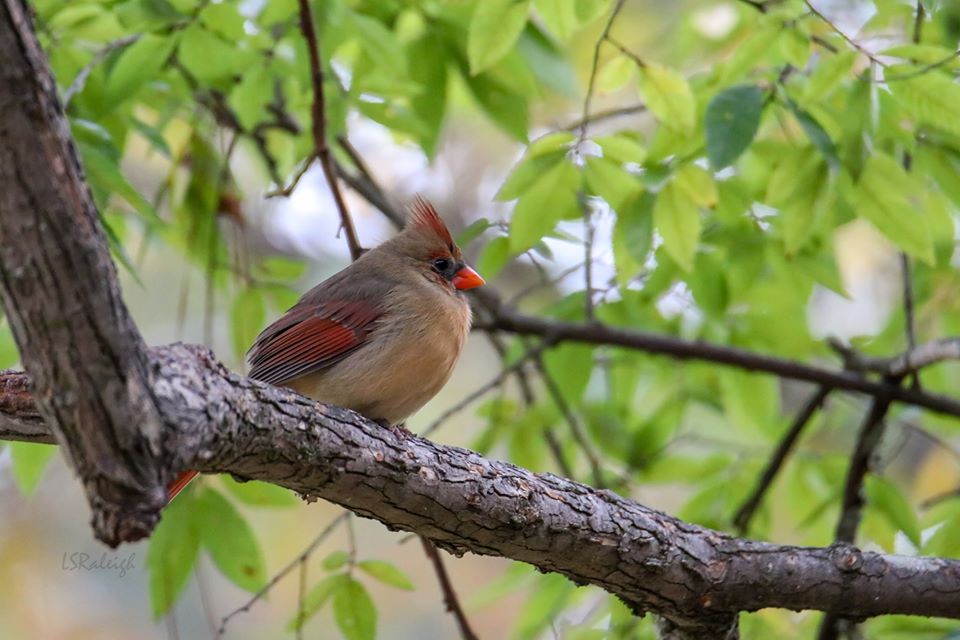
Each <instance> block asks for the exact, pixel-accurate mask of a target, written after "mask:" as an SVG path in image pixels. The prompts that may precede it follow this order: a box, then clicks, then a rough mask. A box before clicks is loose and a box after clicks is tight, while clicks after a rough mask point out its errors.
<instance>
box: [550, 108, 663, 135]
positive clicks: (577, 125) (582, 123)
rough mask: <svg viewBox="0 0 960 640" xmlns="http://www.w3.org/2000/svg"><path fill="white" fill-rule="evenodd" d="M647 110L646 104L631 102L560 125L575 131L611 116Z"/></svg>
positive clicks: (563, 128) (567, 129)
mask: <svg viewBox="0 0 960 640" xmlns="http://www.w3.org/2000/svg"><path fill="white" fill-rule="evenodd" d="M646 110H647V105H646V104H633V105H629V106H626V107H617V108H615V109H607V110H606V111H597V112H596V113H592V114H590V115H589V116H586V117H580V119H578V120H576V121H574V122H571V123H570V124H568V125H564V126H563V127H562V129H561V130H562V131H577V130H578V129H583V128H584V127H586V126H588V125H590V124H594V123H597V122H602V121H604V120H611V119H613V118H619V117H621V116H630V115H634V114H637V113H644V112H646Z"/></svg>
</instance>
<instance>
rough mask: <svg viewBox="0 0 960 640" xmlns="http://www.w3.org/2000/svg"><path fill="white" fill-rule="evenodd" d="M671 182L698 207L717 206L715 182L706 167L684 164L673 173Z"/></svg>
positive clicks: (709, 207)
mask: <svg viewBox="0 0 960 640" xmlns="http://www.w3.org/2000/svg"><path fill="white" fill-rule="evenodd" d="M673 182H674V183H675V184H676V185H677V186H678V187H679V188H680V189H682V190H683V192H684V193H685V194H686V195H687V197H688V198H690V200H691V201H693V203H694V204H696V205H697V206H698V207H704V208H707V209H712V208H713V207H715V206H717V197H718V196H717V184H716V182H715V181H714V179H713V175H712V174H710V172H708V171H707V170H706V169H703V168H702V167H698V166H697V165H695V164H685V165H683V166H682V167H680V168H679V169H677V171H676V173H674V175H673Z"/></svg>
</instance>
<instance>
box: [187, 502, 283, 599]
mask: <svg viewBox="0 0 960 640" xmlns="http://www.w3.org/2000/svg"><path fill="white" fill-rule="evenodd" d="M174 502H176V501H174ZM196 502H197V506H196V509H197V518H198V520H199V523H200V533H201V537H202V541H203V546H204V548H205V549H206V550H207V551H208V552H210V557H211V558H212V559H213V563H214V564H215V565H217V568H218V569H220V572H221V573H222V574H223V575H224V576H225V577H226V578H227V579H228V580H230V581H231V582H233V583H234V584H235V585H237V586H238V587H240V588H241V589H246V590H247V591H250V592H255V591H257V590H258V589H260V588H261V587H262V586H263V585H264V584H265V583H266V582H267V567H266V564H265V563H264V561H263V554H262V553H261V551H260V545H259V544H258V543H257V539H256V538H255V537H254V535H253V530H252V529H251V528H250V525H249V524H248V523H247V521H246V519H244V517H243V516H242V515H240V512H238V511H237V510H236V508H235V507H234V506H233V505H232V504H230V502H229V501H228V500H227V499H226V498H224V497H223V496H222V495H221V494H220V493H218V492H217V491H214V490H213V489H209V488H207V489H204V490H203V491H202V492H201V493H200V495H199V496H197V498H196Z"/></svg>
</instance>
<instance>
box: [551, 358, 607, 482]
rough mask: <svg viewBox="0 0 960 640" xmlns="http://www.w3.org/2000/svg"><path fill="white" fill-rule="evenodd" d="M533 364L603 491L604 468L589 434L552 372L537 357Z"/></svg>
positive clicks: (591, 473) (594, 479) (594, 480)
mask: <svg viewBox="0 0 960 640" xmlns="http://www.w3.org/2000/svg"><path fill="white" fill-rule="evenodd" d="M533 362H534V364H535V365H536V367H537V370H538V371H539V372H540V377H541V378H543V383H544V385H545V386H546V387H547V392H548V393H549V394H550V397H551V398H552V399H553V402H554V404H556V405H557V409H559V410H560V415H562V416H563V418H564V420H566V422H567V425H569V427H570V434H571V435H572V436H573V440H574V442H576V443H577V445H578V446H579V447H580V449H581V450H582V451H583V454H584V456H586V458H587V464H589V465H590V475H591V477H592V478H593V485H594V486H595V487H597V488H598V489H603V488H604V487H605V486H606V482H605V481H604V479H603V466H602V465H601V464H600V458H599V457H598V456H597V453H596V452H595V451H594V450H593V445H591V444H590V440H589V438H587V434H586V433H585V432H584V430H583V425H581V424H580V420H579V419H577V416H576V414H575V413H574V412H573V409H572V408H571V407H570V403H568V402H567V399H566V398H565V397H564V395H563V392H562V391H561V390H560V387H559V386H557V382H556V381H555V380H554V379H553V376H551V375H550V372H548V371H547V367H546V366H545V365H544V363H543V359H542V358H541V357H539V356H537V357H535V358H534V360H533Z"/></svg>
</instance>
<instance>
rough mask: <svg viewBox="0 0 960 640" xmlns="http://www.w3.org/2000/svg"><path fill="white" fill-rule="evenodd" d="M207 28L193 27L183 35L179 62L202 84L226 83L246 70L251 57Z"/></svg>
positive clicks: (178, 55) (179, 48)
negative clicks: (222, 81)
mask: <svg viewBox="0 0 960 640" xmlns="http://www.w3.org/2000/svg"><path fill="white" fill-rule="evenodd" d="M241 53H242V52H241V51H239V50H238V49H237V47H236V46H234V45H231V44H228V43H227V42H225V41H224V40H222V39H221V38H219V37H218V36H216V35H215V34H213V33H211V32H210V31H207V30H206V29H204V28H203V27H201V26H199V25H197V24H193V25H191V26H189V27H187V28H186V29H184V31H183V35H182V36H181V39H180V46H179V47H178V49H177V58H178V59H179V60H180V62H181V63H182V64H183V66H184V67H186V69H187V71H189V72H190V73H192V74H193V75H194V76H195V77H196V79H197V80H199V81H200V82H216V81H217V80H223V79H226V78H228V77H230V76H232V75H234V74H235V73H237V72H238V71H239V70H242V69H243V68H244V67H245V66H246V62H247V58H248V56H243V55H241Z"/></svg>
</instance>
